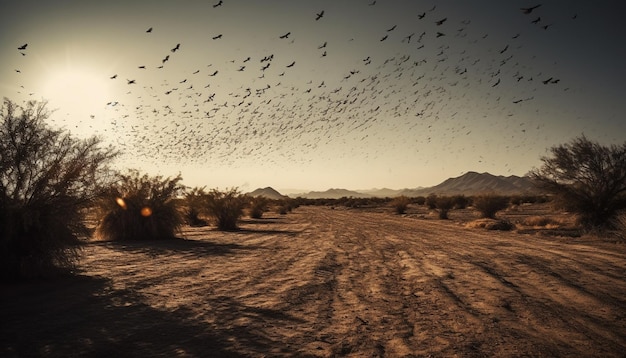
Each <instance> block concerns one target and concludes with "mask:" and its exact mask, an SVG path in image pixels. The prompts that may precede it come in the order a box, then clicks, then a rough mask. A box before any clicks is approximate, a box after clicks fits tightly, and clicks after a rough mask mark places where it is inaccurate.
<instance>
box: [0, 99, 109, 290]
mask: <svg viewBox="0 0 626 358" xmlns="http://www.w3.org/2000/svg"><path fill="white" fill-rule="evenodd" d="M0 113H1V117H0V228H1V229H0V231H1V238H0V240H1V241H0V278H1V279H4V280H6V279H9V280H15V279H20V278H24V277H30V276H42V275H44V274H48V273H51V272H55V271H57V270H65V269H70V268H72V267H73V265H74V263H75V260H76V259H77V257H78V253H79V251H78V247H77V246H76V245H77V244H78V243H79V238H80V237H86V236H88V235H89V231H88V229H87V228H86V226H85V223H84V215H83V214H84V212H85V210H86V208H88V207H89V206H90V205H91V203H92V200H93V199H94V197H95V196H96V195H97V194H98V193H99V192H100V190H101V189H102V188H103V187H104V186H106V184H107V180H108V173H109V172H108V169H107V165H108V164H109V162H110V161H111V160H112V159H113V158H114V157H115V156H116V152H115V151H114V150H113V149H111V148H103V147H102V146H101V142H100V140H99V139H98V138H96V137H92V138H89V139H85V140H79V139H76V138H74V137H72V136H71V135H70V134H69V133H66V132H64V131H60V130H54V129H51V128H50V127H48V126H47V125H46V124H45V120H46V119H47V118H48V117H49V115H50V112H49V111H48V110H47V109H46V103H45V102H42V103H36V102H28V103H26V104H25V105H24V106H20V105H17V104H15V103H13V102H11V101H10V100H8V99H5V100H4V103H3V106H2V109H1V111H0Z"/></svg>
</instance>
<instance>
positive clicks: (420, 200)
mask: <svg viewBox="0 0 626 358" xmlns="http://www.w3.org/2000/svg"><path fill="white" fill-rule="evenodd" d="M413 202H414V203H415V204H417V205H424V203H426V198H425V197H423V196H418V197H415V198H414V199H413Z"/></svg>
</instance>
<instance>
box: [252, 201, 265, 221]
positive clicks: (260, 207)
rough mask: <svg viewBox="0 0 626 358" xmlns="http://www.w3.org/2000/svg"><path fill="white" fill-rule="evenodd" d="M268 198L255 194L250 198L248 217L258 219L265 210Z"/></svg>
mask: <svg viewBox="0 0 626 358" xmlns="http://www.w3.org/2000/svg"><path fill="white" fill-rule="evenodd" d="M268 206H269V200H268V199H267V198H266V197H264V196H257V197H253V198H251V199H250V217H251V218H253V219H260V218H262V217H263V213H264V212H266V211H267V208H268Z"/></svg>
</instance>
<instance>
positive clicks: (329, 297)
mask: <svg viewBox="0 0 626 358" xmlns="http://www.w3.org/2000/svg"><path fill="white" fill-rule="evenodd" d="M184 236H185V238H186V239H185V240H173V241H161V242H150V243H124V244H120V243H91V244H88V245H87V247H86V249H85V252H84V254H85V256H84V258H83V260H82V261H81V264H80V269H81V273H80V275H79V276H77V277H72V278H64V279H57V280H55V281H53V282H48V283H45V282H35V283H29V284H22V285H17V286H16V285H12V286H2V290H3V295H2V299H1V301H0V303H1V304H2V316H1V317H0V318H1V319H2V322H3V323H2V332H1V334H2V338H0V344H1V345H0V355H1V354H6V355H9V356H11V355H14V356H28V355H38V356H67V355H77V356H79V355H80V356H84V355H90V356H102V357H110V356H164V357H171V356H189V357H200V356H207V357H211V356H252V357H263V356H268V357H271V356H319V357H328V356H353V357H376V356H380V357H383V356H385V357H406V356H416V357H428V356H435V357H438V356H441V357H455V356H457V357H482V356H498V357H507V356H512V357H519V356H547V357H549V356H555V357H556V356H558V357H564V356H573V357H581V356H596V357H599V356H602V357H610V356H614V357H619V356H623V355H624V352H626V278H625V273H626V250H625V247H624V244H612V243H606V242H599V243H595V242H591V241H584V240H565V239H550V238H546V237H542V236H537V235H524V234H518V233H515V232H489V231H484V230H480V229H467V228H465V227H463V226H461V225H459V224H458V223H456V222H454V221H441V220H433V219H424V218H416V217H402V216H397V215H393V214H391V213H376V212H367V211H356V210H331V209H330V208H326V207H300V208H298V209H296V210H295V211H294V212H293V213H291V214H289V215H286V216H278V215H271V214H270V215H269V217H268V218H266V219H261V220H247V221H246V222H244V223H243V224H242V230H241V231H239V232H233V233H223V232H218V231H215V230H213V229H211V228H198V229H191V228H188V229H186V230H185V232H184Z"/></svg>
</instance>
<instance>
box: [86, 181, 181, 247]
mask: <svg viewBox="0 0 626 358" xmlns="http://www.w3.org/2000/svg"><path fill="white" fill-rule="evenodd" d="M181 180H182V177H181V176H180V175H178V176H176V177H174V178H169V177H168V178H163V177H162V176H155V177H150V176H148V175H147V174H144V175H141V174H140V173H139V172H138V171H136V170H131V171H129V173H128V174H118V176H117V181H116V182H115V183H113V184H112V185H111V186H110V187H109V188H108V189H107V190H106V191H105V192H104V193H103V194H102V195H101V196H100V198H99V200H98V201H97V205H96V208H97V212H98V217H99V218H100V220H99V224H98V227H97V228H96V237H98V238H100V239H103V240H120V241H128V240H153V239H168V238H173V237H175V236H176V233H177V232H178V231H179V230H180V227H181V226H182V224H183V222H184V221H183V218H182V216H181V214H180V213H179V211H178V209H177V204H176V200H175V199H176V197H177V195H178V194H180V193H181V191H182V189H183V187H182V185H181V184H180V181H181Z"/></svg>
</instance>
